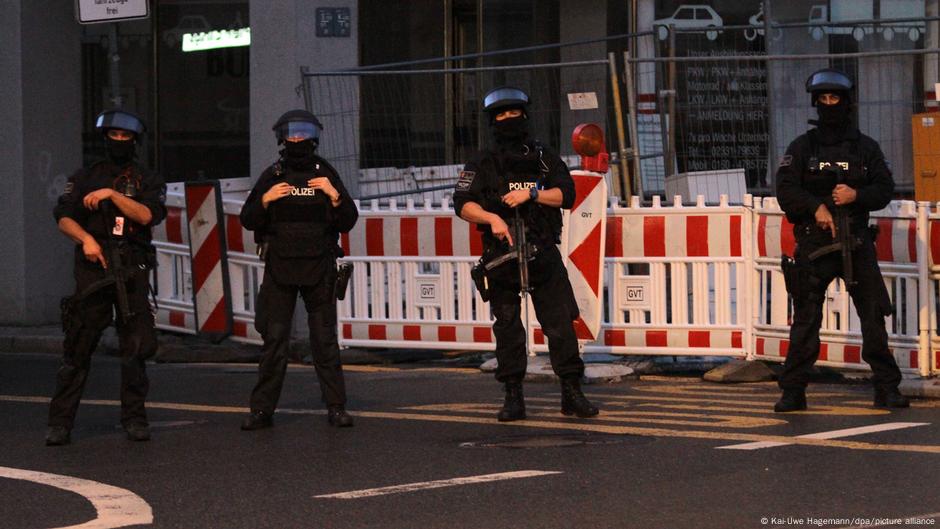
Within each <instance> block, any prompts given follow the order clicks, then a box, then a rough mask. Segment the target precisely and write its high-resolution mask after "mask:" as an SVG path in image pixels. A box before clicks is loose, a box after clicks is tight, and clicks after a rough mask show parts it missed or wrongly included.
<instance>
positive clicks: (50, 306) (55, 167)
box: [0, 0, 82, 325]
mask: <svg viewBox="0 0 940 529" xmlns="http://www.w3.org/2000/svg"><path fill="white" fill-rule="evenodd" d="M80 39H81V26H80V25H79V24H78V23H77V22H76V21H75V15H74V12H73V9H72V7H71V5H69V6H68V8H63V5H62V3H61V2H60V1H57V0H32V1H29V2H22V1H10V2H2V3H0V47H2V49H3V53H2V54H0V71H2V72H3V73H4V74H3V75H2V76H0V123H2V124H3V126H2V127H0V159H2V160H3V161H4V163H3V164H0V185H2V189H3V191H2V192H0V211H3V213H4V215H3V222H2V223H0V244H2V248H3V258H2V259H0V325H39V324H47V323H52V322H55V321H57V320H58V318H59V315H58V306H59V299H60V298H61V297H62V296H64V295H67V294H69V293H70V292H71V290H72V289H73V288H74V282H73V281H72V253H71V252H72V244H71V242H70V241H68V240H67V239H66V238H65V237H64V236H63V235H61V234H60V233H59V232H58V229H57V228H56V225H55V222H54V221H53V218H52V207H53V206H54V205H55V201H56V198H57V197H58V195H59V194H60V193H61V191H62V188H63V187H64V185H65V180H66V178H67V177H68V175H69V174H71V173H72V172H73V171H75V170H76V169H78V168H79V167H80V166H81V163H82V145H81V119H82V110H81V109H82V105H81V96H82V91H81V65H82V61H81V45H80Z"/></svg>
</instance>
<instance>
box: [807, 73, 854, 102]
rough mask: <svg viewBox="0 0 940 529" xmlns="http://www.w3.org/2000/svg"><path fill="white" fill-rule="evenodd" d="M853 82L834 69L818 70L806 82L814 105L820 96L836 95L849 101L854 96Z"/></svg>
mask: <svg viewBox="0 0 940 529" xmlns="http://www.w3.org/2000/svg"><path fill="white" fill-rule="evenodd" d="M853 86H854V85H853V84H852V80H851V79H849V76H848V75H846V74H845V73H844V72H840V71H839V70H835V69H832V68H823V69H822V70H817V71H815V72H813V73H812V75H810V76H809V79H807V80H806V91H807V92H809V93H810V94H812V104H813V106H816V98H817V97H819V95H820V94H825V93H834V94H838V95H840V96H841V97H843V98H845V99H846V100H848V99H849V98H850V97H851V96H852V87H853Z"/></svg>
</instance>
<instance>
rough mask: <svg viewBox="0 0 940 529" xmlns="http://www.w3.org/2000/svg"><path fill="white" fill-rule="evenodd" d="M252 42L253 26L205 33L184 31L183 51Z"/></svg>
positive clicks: (237, 45) (241, 44)
mask: <svg viewBox="0 0 940 529" xmlns="http://www.w3.org/2000/svg"><path fill="white" fill-rule="evenodd" d="M250 44H251V28H238V29H222V30H218V31H205V32H203V33H184V34H183V51H205V50H215V49H218V48H237V47H239V46H248V45H250Z"/></svg>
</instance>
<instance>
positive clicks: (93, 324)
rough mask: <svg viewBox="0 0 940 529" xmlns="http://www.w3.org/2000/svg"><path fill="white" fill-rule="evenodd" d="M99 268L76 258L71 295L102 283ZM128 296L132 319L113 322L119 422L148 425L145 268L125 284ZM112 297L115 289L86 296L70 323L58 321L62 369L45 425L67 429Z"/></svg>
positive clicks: (149, 322) (150, 324)
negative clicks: (62, 335) (117, 353)
mask: <svg viewBox="0 0 940 529" xmlns="http://www.w3.org/2000/svg"><path fill="white" fill-rule="evenodd" d="M103 277H104V272H103V271H102V269H101V267H100V265H98V264H96V263H91V262H89V261H87V260H85V259H84V257H79V256H78V255H76V260H75V293H76V296H77V295H79V294H81V293H82V292H83V291H84V290H85V288H86V287H87V286H88V285H90V284H92V283H94V282H95V281H98V280H99V279H102V278H103ZM126 285H127V287H126V288H127V298H128V304H129V305H130V310H131V312H133V313H134V316H132V317H131V318H130V321H127V322H123V321H120V318H119V319H118V323H117V334H118V340H119V347H120V353H121V424H123V425H125V426H126V425H129V424H144V425H146V424H147V413H146V410H145V408H144V400H145V399H146V397H147V391H148V390H149V388H150V381H149V380H148V379H147V370H146V360H147V359H148V358H150V357H152V356H153V355H154V354H155V353H156V351H157V335H156V331H155V330H154V321H153V313H151V311H150V310H151V307H150V302H149V300H148V295H149V293H150V278H149V269H147V270H138V271H137V273H135V274H134V275H133V276H132V278H131V279H130V280H129V281H128V282H127V284H126ZM116 304H117V294H116V291H115V288H114V286H113V285H112V286H107V287H104V288H102V289H101V290H98V291H95V292H93V293H91V294H88V295H87V296H86V297H84V298H83V299H81V300H78V301H77V302H75V303H74V304H73V306H72V308H71V311H70V314H69V320H68V321H66V322H63V324H64V325H65V326H66V327H67V329H66V333H65V343H64V355H63V358H62V365H61V366H60V367H59V370H58V372H57V373H56V389H55V394H54V395H53V396H52V403H51V404H50V406H49V426H64V427H66V428H69V429H71V428H72V426H73V424H74V422H75V414H76V412H77V410H78V404H79V401H80V400H81V398H82V391H83V390H84V388H85V382H86V381H87V380H88V370H89V367H90V365H91V355H92V353H93V352H94V351H95V348H96V347H97V346H98V341H99V340H100V339H101V333H102V332H104V330H105V329H106V328H107V327H108V326H109V325H110V324H111V321H112V315H113V310H114V309H116Z"/></svg>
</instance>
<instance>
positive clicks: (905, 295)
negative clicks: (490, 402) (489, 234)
mask: <svg viewBox="0 0 940 529" xmlns="http://www.w3.org/2000/svg"><path fill="white" fill-rule="evenodd" d="M235 195H236V196H235V197H232V198H228V199H226V200H224V213H223V214H222V215H221V217H222V218H220V219H219V220H218V222H219V224H221V225H223V226H224V231H225V239H226V243H227V248H228V250H227V252H228V254H227V265H226V270H224V273H226V274H228V277H229V280H230V281H229V282H230V284H231V300H230V304H229V306H230V307H231V309H230V310H231V312H232V314H231V315H232V317H233V320H234V325H233V327H232V339H234V340H238V341H244V342H248V343H260V335H259V334H258V333H257V332H256V330H255V329H254V301H255V298H256V296H257V290H258V286H259V285H260V281H261V278H262V276H263V270H264V265H263V263H262V262H261V261H260V260H259V259H258V258H257V257H256V256H255V255H254V245H253V242H252V239H251V233H250V232H246V231H244V230H243V229H242V228H241V226H240V224H239V223H238V217H237V213H238V211H239V210H240V207H241V203H242V201H243V198H239V197H238V196H237V195H238V193H235ZM183 198H184V197H183V196H182V190H176V191H175V192H171V193H170V196H169V197H168V203H169V204H170V217H168V219H171V220H170V221H169V222H167V223H165V224H164V226H165V228H164V229H161V230H160V231H158V232H157V233H156V234H155V235H156V237H157V241H156V245H157V249H158V262H159V266H158V268H157V270H156V272H155V274H154V284H155V287H156V289H157V292H158V296H157V299H158V303H159V311H158V316H157V322H158V327H159V328H161V329H166V330H171V331H177V332H186V333H196V332H197V328H196V323H195V318H194V317H193V315H194V305H193V299H194V297H195V296H194V293H193V291H192V287H191V281H192V279H191V274H192V264H191V262H192V259H191V256H190V251H189V250H188V243H187V240H186V235H185V231H186V230H185V228H184V227H185V226H186V225H187V220H186V219H187V214H186V210H185V206H184V204H185V202H184V201H183ZM617 202H618V201H617V200H616V198H612V200H611V203H610V205H609V207H608V209H607V213H606V215H607V217H606V231H605V235H604V237H603V240H601V241H600V243H601V244H602V248H603V249H604V258H603V284H602V288H601V292H600V295H601V300H602V305H601V306H602V316H601V328H600V329H601V330H600V332H599V333H598V334H597V335H596V337H595V338H592V339H590V340H586V341H583V342H582V343H583V346H584V350H585V351H587V352H605V353H611V354H646V355H693V356H702V355H718V356H737V357H742V358H747V359H752V360H753V359H766V360H771V361H782V360H783V359H784V358H785V356H786V353H787V349H788V346H789V343H788V329H789V322H790V316H791V313H792V308H791V304H790V300H789V298H788V297H787V295H786V292H785V289H784V285H783V277H782V273H781V271H780V255H781V254H783V253H788V254H791V253H792V251H793V238H792V226H791V225H789V224H788V223H787V222H786V220H785V217H784V216H783V214H782V212H781V211H780V209H779V207H778V206H777V204H776V202H775V201H774V200H773V199H771V198H765V199H760V198H754V197H751V196H750V195H748V196H746V197H745V200H744V202H743V204H740V205H732V204H729V203H728V202H727V200H726V199H723V200H722V201H721V202H720V203H719V204H717V205H706V204H705V203H704V200H703V199H702V198H699V200H698V203H696V204H695V205H691V206H689V205H683V203H682V201H681V199H679V198H677V199H676V200H675V201H674V202H673V203H672V204H670V205H664V204H662V203H661V201H660V200H659V199H658V197H654V200H653V202H652V204H651V205H650V206H642V205H641V204H640V203H639V200H638V197H634V199H633V201H632V203H631V204H630V205H629V207H622V206H620V205H618V203H617ZM358 206H359V207H360V209H361V218H360V221H359V223H358V224H357V226H356V228H355V229H354V230H353V231H352V232H350V233H349V234H348V235H344V236H343V237H342V244H343V246H344V249H345V250H346V252H347V257H346V258H345V260H346V261H349V262H352V263H354V265H355V272H354V274H353V277H352V280H351V283H350V290H349V293H348V295H347V296H346V299H345V300H343V301H341V302H340V303H339V305H338V308H339V318H338V334H339V340H340V344H341V345H342V346H347V347H348V346H357V347H382V348H385V347H393V348H394V347H408V348H437V349H440V348H448V349H451V348H452V349H477V350H492V349H493V347H494V345H495V343H494V338H493V335H492V331H491V327H492V315H491V313H490V310H489V306H488V304H486V303H484V302H483V301H482V299H481V298H480V296H479V293H478V292H477V291H476V290H475V287H474V286H473V282H472V281H471V280H470V268H471V267H472V265H473V263H474V262H475V261H476V260H477V259H478V258H479V255H480V254H481V252H482V242H481V240H480V237H479V234H478V233H477V232H476V230H475V229H474V228H473V227H472V226H470V225H469V224H468V223H466V222H464V221H462V220H460V219H458V218H456V217H455V216H454V213H453V209H452V208H451V207H450V205H449V204H448V203H447V201H446V199H445V201H444V203H443V204H442V205H439V206H437V205H435V206H432V205H431V204H430V202H427V203H425V204H423V205H421V206H417V205H416V204H415V203H414V201H413V200H410V199H409V200H406V201H404V202H403V203H398V202H397V201H394V200H393V201H392V202H391V203H390V204H384V203H380V202H379V201H378V200H373V201H369V202H362V203H359V204H358ZM872 223H873V224H876V225H878V226H879V228H880V232H879V237H878V240H877V241H876V246H877V252H878V259H879V262H880V264H881V267H882V271H883V275H884V279H885V284H886V286H887V288H888V292H889V293H890V296H891V299H892V302H893V304H894V307H895V312H894V314H893V315H892V316H891V317H889V318H888V319H887V321H886V326H887V329H888V334H889V346H890V347H891V350H892V352H893V354H894V355H895V358H896V359H897V361H898V364H899V365H900V366H901V368H902V370H904V371H905V372H907V373H910V374H919V375H921V376H929V375H935V374H937V373H940V338H938V336H940V334H938V315H940V306H938V300H940V205H934V204H929V203H923V202H922V203H914V202H910V201H896V202H893V203H892V204H891V205H890V206H889V207H888V208H886V209H885V210H882V211H879V212H876V213H875V214H874V215H873V218H872ZM562 250H563V255H565V254H566V252H565V251H564V250H565V249H564V248H563V249H562ZM569 266H570V265H569ZM637 293H640V294H639V295H637ZM526 310H529V311H530V321H532V325H531V326H530V329H529V342H530V344H531V347H532V351H536V352H538V351H546V350H547V344H546V343H545V338H544V336H543V335H542V333H541V330H540V328H539V326H538V323H537V318H536V316H535V313H534V311H532V309H531V307H528V308H527V309H526ZM823 315H824V317H823V327H822V331H821V341H822V347H821V354H820V363H821V364H823V365H831V366H837V367H853V368H865V365H864V364H863V363H862V360H861V356H860V354H861V329H860V322H859V320H858V316H857V314H856V313H855V310H854V307H853V306H852V305H851V304H850V302H849V299H848V296H847V295H846V294H845V291H844V288H843V287H842V284H841V283H840V282H838V281H836V282H834V283H833V284H832V285H830V287H829V290H828V292H827V298H826V303H825V307H824V311H823ZM579 333H580V331H579Z"/></svg>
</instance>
